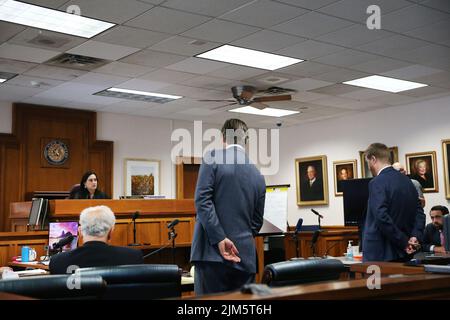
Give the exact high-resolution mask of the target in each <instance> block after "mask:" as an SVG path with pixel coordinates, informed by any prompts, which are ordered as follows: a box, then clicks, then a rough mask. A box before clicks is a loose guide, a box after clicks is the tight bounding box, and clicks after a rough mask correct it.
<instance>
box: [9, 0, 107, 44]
mask: <svg viewBox="0 0 450 320" xmlns="http://www.w3.org/2000/svg"><path fill="white" fill-rule="evenodd" d="M0 20H3V21H8V22H12V23H18V24H22V25H25V26H29V27H34V28H38V29H45V30H51V31H56V32H61V33H67V34H71V35H74V36H79V37H83V38H92V37H93V36H95V35H97V34H99V33H101V32H103V31H105V30H107V29H109V28H111V27H113V26H115V24H114V23H109V22H104V21H100V20H97V19H91V18H86V17H82V16H78V15H76V14H70V13H67V12H63V11H58V10H53V9H47V8H43V7H39V6H35V5H32V4H28V3H23V2H19V1H14V0H0Z"/></svg>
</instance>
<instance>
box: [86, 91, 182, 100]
mask: <svg viewBox="0 0 450 320" xmlns="http://www.w3.org/2000/svg"><path fill="white" fill-rule="evenodd" d="M94 95H97V96H104V97H112V98H118V99H128V100H135V101H143V102H156V103H166V102H170V101H174V100H177V99H181V98H183V97H182V96H173V95H170V94H162V93H153V92H147V91H138V90H129V89H120V88H109V89H106V90H103V91H100V92H97V93H94Z"/></svg>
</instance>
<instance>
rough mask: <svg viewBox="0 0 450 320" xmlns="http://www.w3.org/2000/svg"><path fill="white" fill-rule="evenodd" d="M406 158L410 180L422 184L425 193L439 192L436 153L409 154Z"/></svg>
mask: <svg viewBox="0 0 450 320" xmlns="http://www.w3.org/2000/svg"><path fill="white" fill-rule="evenodd" d="M405 157H406V166H407V170H408V173H409V176H410V178H411V179H414V180H417V181H419V182H420V184H421V185H422V188H423V192H439V185H438V176H437V167H436V152H435V151H429V152H418V153H407V154H406V155H405Z"/></svg>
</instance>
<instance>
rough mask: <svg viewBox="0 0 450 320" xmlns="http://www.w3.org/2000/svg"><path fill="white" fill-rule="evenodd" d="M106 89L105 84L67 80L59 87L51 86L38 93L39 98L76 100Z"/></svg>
mask: <svg viewBox="0 0 450 320" xmlns="http://www.w3.org/2000/svg"><path fill="white" fill-rule="evenodd" d="M103 89H105V88H104V87H103V86H95V85H88V84H83V83H77V82H71V81H70V82H65V83H63V84H61V85H59V86H57V87H54V88H51V89H49V90H46V91H44V92H41V93H39V94H37V95H36V97H37V98H47V99H53V98H55V99H60V100H68V101H75V100H79V99H82V98H83V97H85V96H87V95H92V94H93V93H96V92H99V91H101V90H103Z"/></svg>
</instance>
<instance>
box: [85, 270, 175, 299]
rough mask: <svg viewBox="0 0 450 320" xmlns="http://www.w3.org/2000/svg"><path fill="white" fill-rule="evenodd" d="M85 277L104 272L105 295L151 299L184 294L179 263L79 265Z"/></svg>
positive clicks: (108, 296) (100, 274)
mask: <svg viewBox="0 0 450 320" xmlns="http://www.w3.org/2000/svg"><path fill="white" fill-rule="evenodd" d="M76 274H80V275H81V276H82V277H87V276H89V277H91V276H101V277H102V278H103V279H104V280H105V281H106V283H107V286H106V291H105V293H104V294H103V295H102V297H101V299H108V300H111V299H121V300H150V299H164V298H174V297H175V298H176V297H181V270H180V269H179V268H178V266H176V265H165V264H141V265H126V266H111V267H94V268H81V269H77V271H76Z"/></svg>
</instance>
